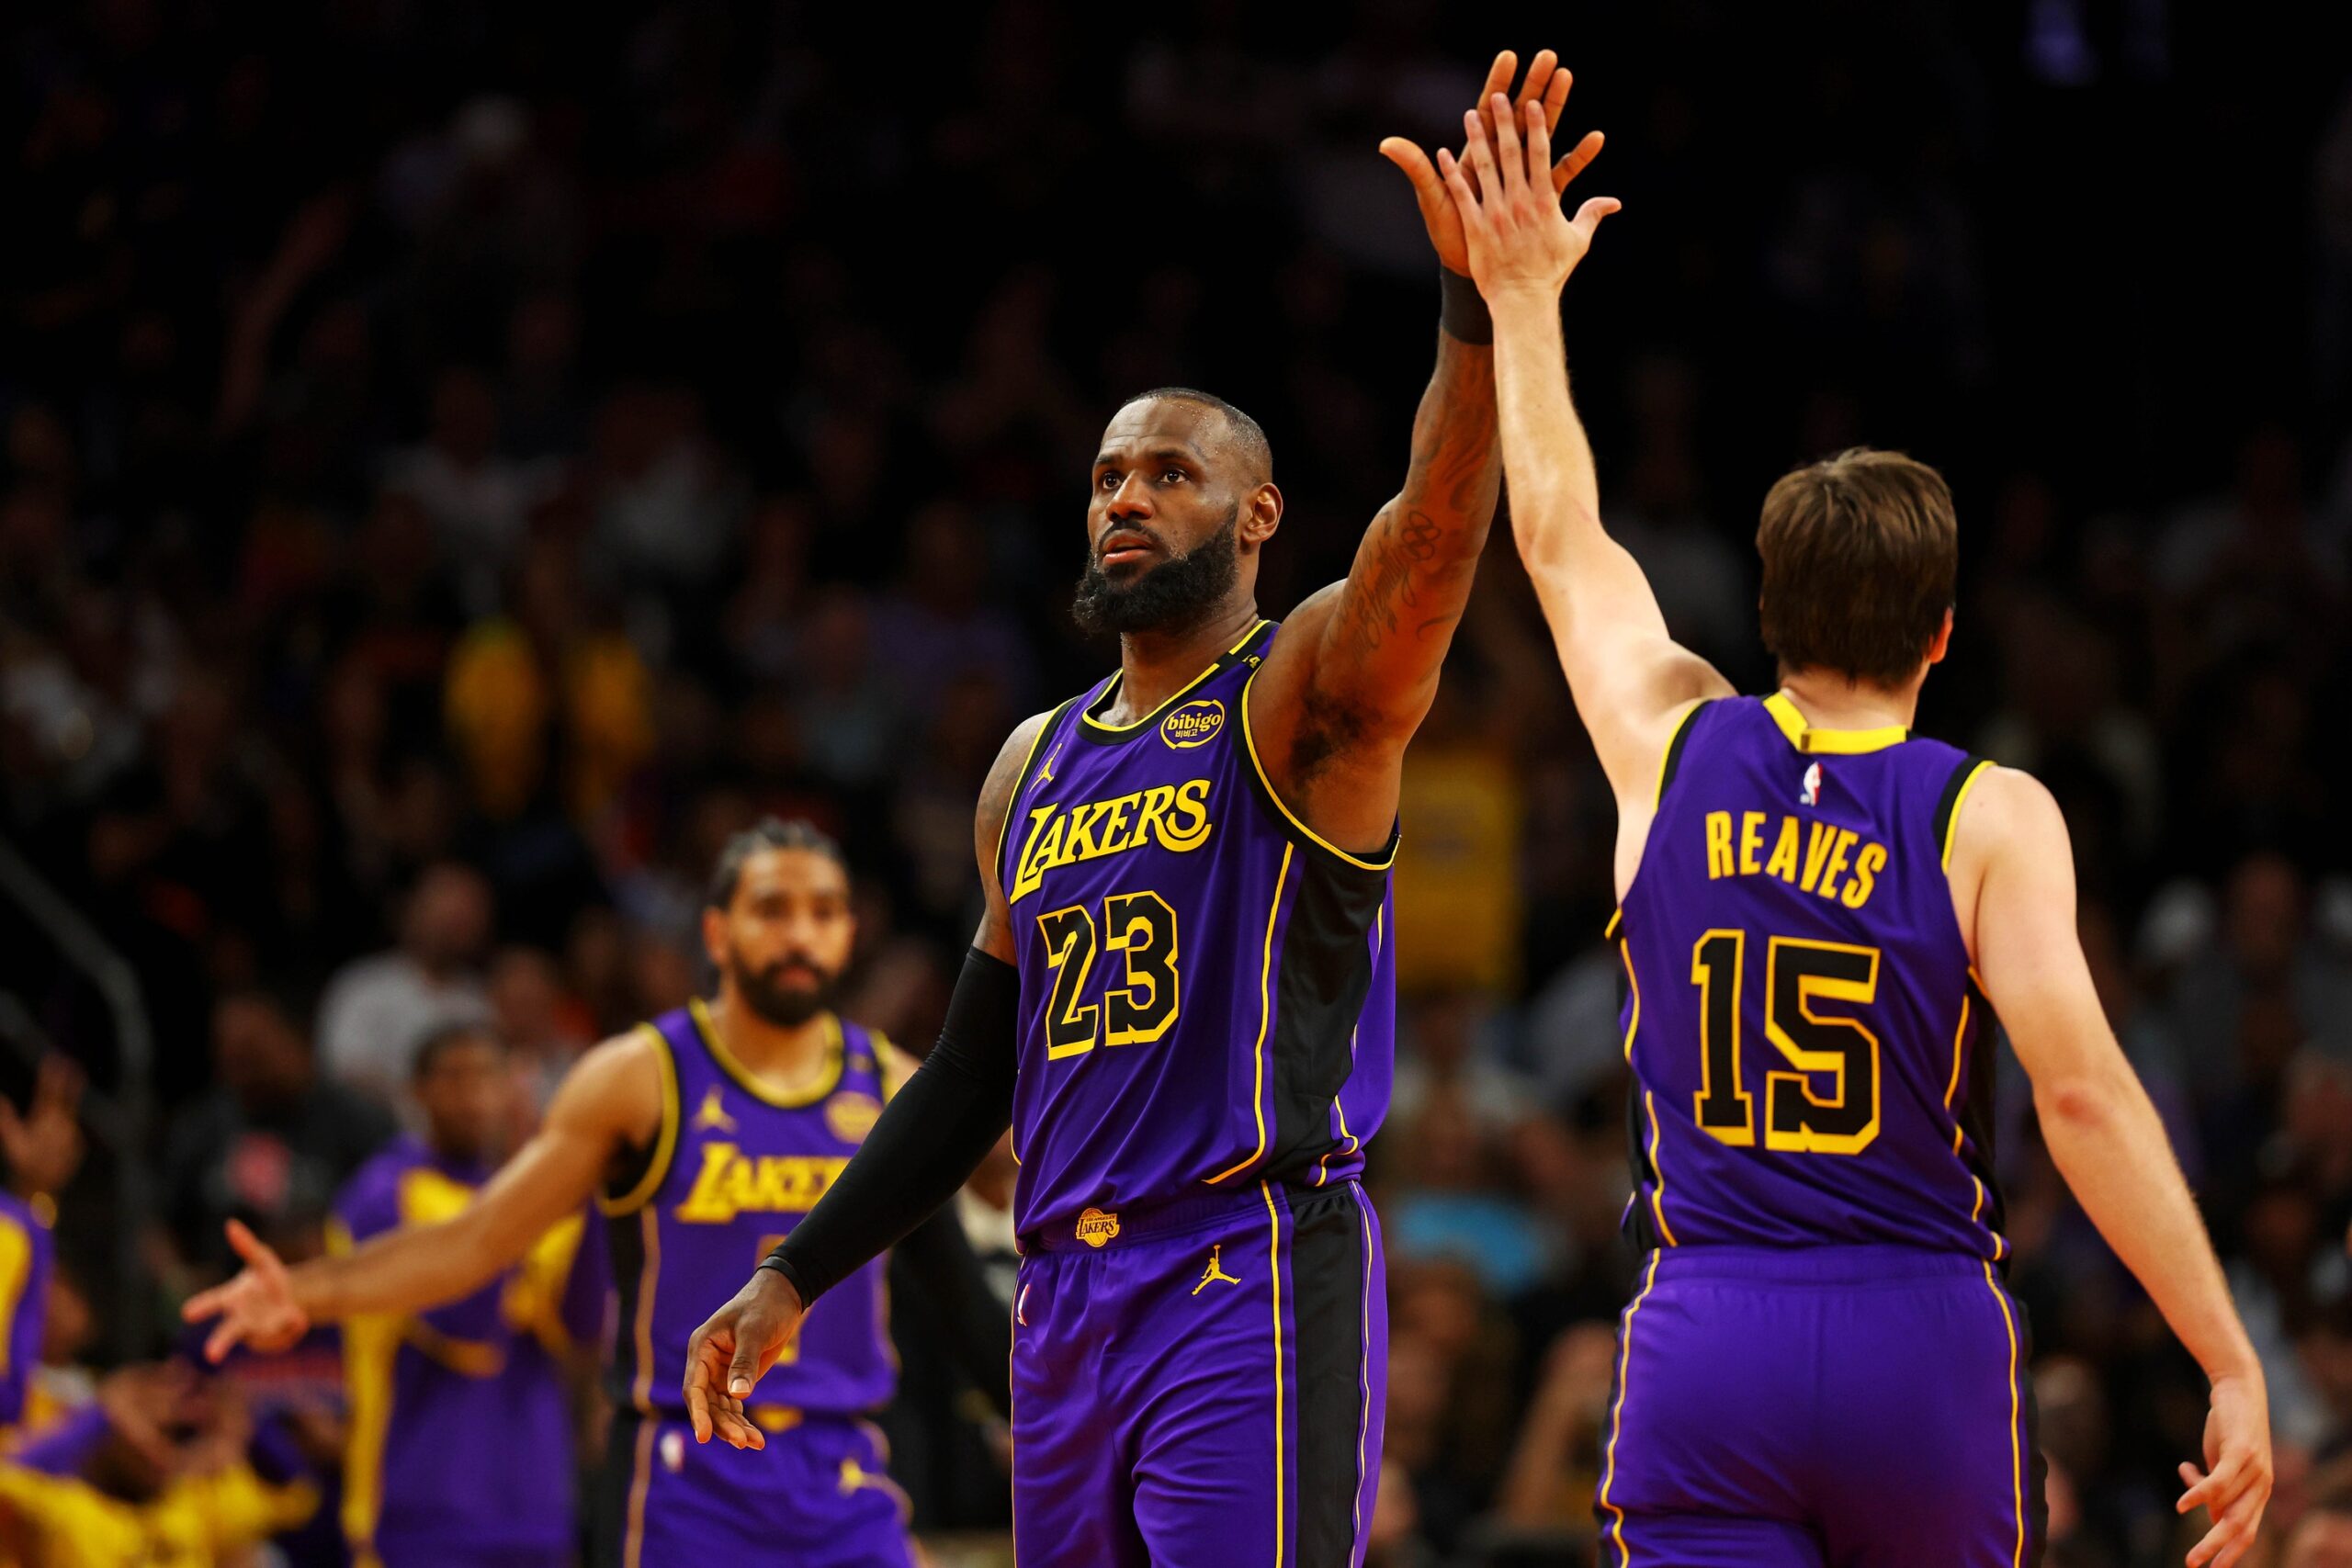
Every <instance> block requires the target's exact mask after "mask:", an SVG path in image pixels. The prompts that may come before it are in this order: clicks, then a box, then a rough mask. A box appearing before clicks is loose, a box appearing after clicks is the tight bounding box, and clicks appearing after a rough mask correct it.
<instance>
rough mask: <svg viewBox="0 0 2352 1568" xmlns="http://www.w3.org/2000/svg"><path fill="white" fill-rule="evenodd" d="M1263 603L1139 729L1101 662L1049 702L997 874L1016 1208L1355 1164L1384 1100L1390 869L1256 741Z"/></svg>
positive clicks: (1173, 1191)
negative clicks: (1264, 761)
mask: <svg viewBox="0 0 2352 1568" xmlns="http://www.w3.org/2000/svg"><path fill="white" fill-rule="evenodd" d="M1276 630H1277V628H1276V627H1275V626H1274V625H1273V624H1272V623H1270V622H1260V623H1259V624H1258V625H1257V626H1255V627H1254V628H1252V630H1251V631H1250V635H1249V636H1248V637H1244V638H1243V639H1242V640H1241V641H1240V642H1239V643H1238V644H1237V645H1236V646H1235V647H1233V648H1232V649H1229V650H1228V651H1227V653H1225V654H1224V655H1223V656H1222V657H1220V658H1219V659H1218V660H1216V662H1214V663H1213V664H1211V665H1210V666H1209V668H1208V669H1206V670H1205V671H1202V673H1201V674H1200V676H1199V677H1198V678H1197V679H1195V680H1194V681H1193V682H1192V683H1191V684H1190V685H1188V686H1185V687H1183V688H1182V689H1181V690H1179V691H1178V692H1177V693H1176V694H1174V695H1172V696H1170V698H1169V699H1168V700H1167V701H1166V702H1164V703H1162V704H1160V705H1159V707H1158V708H1156V709H1154V710H1153V711H1152V712H1151V713H1150V714H1148V715H1147V716H1145V717H1143V718H1141V719H1138V720H1136V722H1135V723H1133V724H1130V725H1125V726H1119V727H1115V728H1114V727H1113V726H1110V725H1107V724H1104V723H1103V722H1102V721H1101V720H1100V719H1099V718H1098V717H1097V715H1099V714H1100V713H1101V712H1102V711H1103V709H1104V708H1105V707H1106V706H1107V705H1109V704H1110V702H1111V701H1112V700H1113V698H1114V695H1115V694H1116V692H1117V688H1118V683H1119V679H1120V678H1119V676H1117V675H1116V674H1114V675H1112V676H1111V677H1110V678H1109V679H1108V680H1106V681H1104V682H1101V683H1099V684H1098V685H1096V686H1095V687H1093V688H1092V689H1091V690H1090V691H1088V692H1087V693H1085V694H1083V695H1081V696H1079V697H1075V698H1072V699H1071V700H1070V701H1069V702H1068V703H1065V704H1064V705H1062V706H1061V707H1059V708H1058V709H1057V710H1055V712H1054V714H1053V715H1052V716H1051V717H1050V718H1049V719H1048V720H1047V722H1046V726H1045V728H1044V729H1043V731H1042V732H1041V733H1040V734H1039V736H1038V738H1037V740H1036V743H1035V746H1033V747H1032V748H1031V750H1030V752H1029V756H1028V761H1027V762H1026V763H1025V764H1024V766H1023V771H1022V773H1021V777H1020V780H1019V783H1018V784H1017V786H1016V789H1015V793H1014V795H1013V797H1012V803H1011V805H1010V807H1008V809H1007V812H1006V816H1005V824H1004V833H1003V840H1002V842H1001V846H1000V849H999V852H998V871H999V874H1000V875H1001V878H1002V885H1003V888H1004V894H1005V899H1006V902H1007V903H1008V905H1009V906H1010V907H1011V909H1012V936H1013V942H1014V944H1015V945H1016V947H1017V948H1018V950H1019V962H1020V970H1021V1028H1020V1073H1019V1077H1017V1079H1016V1080H1015V1085H1014V1089H1013V1112H1012V1138H1013V1154H1014V1156H1016V1157H1017V1158H1018V1159H1019V1160H1020V1162H1021V1177H1020V1181H1019V1185H1018V1189H1017V1192H1016V1196H1015V1203H1014V1217H1015V1223H1016V1224H1017V1225H1018V1226H1019V1228H1020V1230H1021V1232H1022V1233H1023V1235H1042V1234H1049V1233H1064V1234H1068V1233H1069V1232H1071V1231H1073V1230H1075V1231H1077V1233H1078V1234H1079V1235H1080V1237H1081V1238H1083V1236H1084V1235H1085V1231H1084V1228H1083V1227H1084V1226H1087V1225H1092V1226H1097V1227H1101V1226H1106V1225H1110V1224H1115V1223H1116V1215H1117V1213H1119V1211H1120V1210H1122V1209H1123V1208H1143V1207H1149V1206H1154V1205H1158V1204H1160V1203H1165V1202H1170V1201H1176V1200H1179V1199H1183V1198H1187V1197H1193V1196H1198V1195H1202V1194H1204V1193H1207V1192H1212V1191H1216V1190H1243V1189H1247V1188H1250V1187H1253V1186H1254V1185H1255V1184H1256V1183H1257V1182H1259V1181H1260V1180H1261V1179H1277V1180H1283V1181H1288V1182H1293V1183H1297V1184H1302V1185H1306V1186H1322V1185H1328V1184H1329V1183H1330V1182H1334V1181H1340V1180H1344V1179H1348V1178H1350V1177H1351V1176H1354V1175H1356V1174H1357V1173H1358V1172H1359V1171H1360V1170H1361V1169H1362V1168H1363V1145H1364V1143H1365V1141H1366V1140H1368V1139H1369V1138H1370V1137H1371V1136H1372V1135H1373V1134H1374V1132H1375V1131H1376V1130H1377V1129H1378V1127H1379V1125H1380V1122H1381V1120H1382V1118H1383V1117H1384V1116H1385V1114H1386V1111H1387V1108H1388V1092H1389V1082H1390V1077H1391V1073H1392V1068H1393V1065H1394V1064H1393V1052H1394V1043H1395V1041H1394V1035H1395V1023H1396V964H1395V961H1394V957H1393V954H1392V953H1391V951H1390V944H1389V941H1388V938H1389V935H1390V931H1391V926H1392V918H1391V910H1390V901H1389V875H1388V868H1389V865H1390V863H1391V862H1392V861H1393V859H1394V857H1395V854H1396V836H1395V834H1394V832H1393V831H1392V833H1391V835H1390V839H1389V842H1388V844H1387V845H1386V846H1385V848H1384V849H1383V850H1382V851H1381V852H1379V853H1378V854H1376V855H1371V856H1361V855H1354V854H1350V853H1347V852H1344V851H1341V850H1340V849H1339V848H1338V847H1336V846H1334V845H1331V844H1329V843H1327V842H1325V841H1324V840H1321V839H1319V838H1317V836H1316V835H1315V834H1314V833H1313V832H1312V831H1310V830H1309V829H1307V828H1306V825H1305V824H1304V823H1301V822H1300V821H1298V820H1297V819H1296V818H1295V817H1294V816H1293V815H1292V814H1291V812H1290V810H1289V809H1288V807H1287V806H1286V805H1285V803H1284V802H1283V801H1282V800H1281V798H1280V797H1279V796H1278V795H1275V794H1274V792H1273V790H1272V786H1271V784H1269V783H1268V781H1267V778H1266V776H1265V773H1264V772H1263V771H1262V769H1261V766H1260V764H1259V760H1258V758H1257V755H1256V753H1255V750H1254V749H1253V747H1252V745H1251V742H1250V736H1249V704H1250V680H1251V678H1252V677H1253V676H1254V675H1255V674H1256V672H1257V670H1258V666H1259V664H1260V662H1261V660H1262V659H1263V658H1264V656H1265V652H1266V650H1267V649H1269V648H1270V647H1271V646H1272V641H1273V637H1274V636H1275V635H1276Z"/></svg>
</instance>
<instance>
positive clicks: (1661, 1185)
mask: <svg viewBox="0 0 2352 1568" xmlns="http://www.w3.org/2000/svg"><path fill="white" fill-rule="evenodd" d="M1617 954H1618V956H1619V957H1620V958H1623V960H1624V961H1625V984H1626V985H1627V986H1628V987H1631V988H1632V991H1633V996H1634V1010H1633V1017H1632V1018H1630V1019H1628V1020H1627V1021H1626V1023H1625V1065H1626V1066H1629V1067H1630V1066H1633V1065H1634V1035H1636V1034H1638V1033H1640V1032H1641V1030H1642V983H1641V981H1639V980H1638V979H1636V978H1634V949H1633V944H1632V943H1630V942H1619V943H1618V944H1617ZM1642 1107H1643V1109H1644V1110H1645V1111H1646V1112H1647V1113H1648V1115H1649V1119H1650V1174H1651V1175H1652V1176H1655V1177H1657V1190H1656V1191H1655V1192H1652V1193H1651V1194H1650V1213H1651V1214H1652V1215H1654V1216H1655V1217H1656V1218H1657V1232H1658V1235H1660V1236H1661V1237H1663V1238H1664V1239H1665V1242H1666V1245H1667V1246H1668V1247H1679V1246H1681V1245H1682V1244H1681V1243H1680V1242H1679V1241H1677V1240H1675V1239H1674V1227H1673V1226H1671V1225H1669V1224H1667V1223H1666V1167H1664V1166H1662V1165H1660V1164H1659V1163H1658V1160H1657V1135H1658V1122H1657V1096H1656V1095H1654V1094H1652V1093H1651V1092H1650V1091H1649V1090H1647V1089H1644V1090H1643V1091H1642Z"/></svg>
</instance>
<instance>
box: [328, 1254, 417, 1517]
mask: <svg viewBox="0 0 2352 1568" xmlns="http://www.w3.org/2000/svg"><path fill="white" fill-rule="evenodd" d="M353 1245H354V1244H353V1240H352V1235H351V1228H350V1227H349V1226H348V1225H346V1224H344V1223H343V1222H342V1221H341V1220H330V1221H328V1222H327V1227H326V1247H327V1253H328V1255H329V1256H330V1257H335V1258H341V1257H347V1256H349V1255H350V1253H351V1250H352V1247H353ZM400 1346H401V1331H400V1320H399V1319H398V1318H395V1317H387V1316H384V1315H382V1314H368V1315H364V1316H359V1317H355V1318H353V1319H351V1320H350V1321H349V1322H348V1323H345V1325H344V1326H343V1375H344V1381H345V1384H346V1388H347V1393H348V1397H349V1401H350V1406H351V1408H350V1420H351V1431H350V1436H349V1439H348V1441H347V1443H346V1445H345V1455H344V1483H343V1517H342V1521H341V1522H342V1526H343V1539H344V1541H345V1544H346V1545H347V1546H349V1548H350V1549H351V1553H352V1556H353V1557H354V1559H355V1560H356V1561H357V1562H368V1561H371V1560H372V1559H374V1557H375V1552H376V1520H377V1517H378V1515H379V1512H380V1510H381V1507H382V1504H383V1495H384V1444H385V1440H386V1438H387V1436H388V1434H389V1433H390V1430H391V1424H392V1363H393V1359H394V1358H395V1357H397V1356H398V1355H399V1354H400Z"/></svg>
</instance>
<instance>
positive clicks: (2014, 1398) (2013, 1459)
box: [1985, 1263, 2025, 1568]
mask: <svg viewBox="0 0 2352 1568" xmlns="http://www.w3.org/2000/svg"><path fill="white" fill-rule="evenodd" d="M1985 1288H1986V1289H1987V1290H1989V1291H1991V1292H1993V1300H1994V1301H1995V1302H1996V1303H1999V1304H2000V1308H2001V1326H2002V1327H2003V1328H2004V1329H2006V1330H2007V1331H2008V1336H2009V1506H2010V1507H2011V1508H2013V1509H2014V1510H2015V1511H2016V1513H2017V1517H2018V1544H2017V1550H2016V1551H2014V1552H2013V1553H2011V1555H2010V1557H2009V1564H2010V1568H2023V1565H2024V1563H2025V1451H2024V1449H2023V1446H2022V1445H2021V1444H2020V1443H2019V1441H2018V1320H2017V1319H2016V1318H2015V1317H2013V1316H2011V1315H2010V1313H2009V1298H2008V1293H2007V1292H2005V1291H2003V1290H2002V1289H2001V1286H2000V1282H1999V1281H1998V1280H1995V1279H1994V1278H1993V1265H1992V1264H1990V1263H1986V1264H1985Z"/></svg>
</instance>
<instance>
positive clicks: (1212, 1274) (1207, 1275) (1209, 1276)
mask: <svg viewBox="0 0 2352 1568" xmlns="http://www.w3.org/2000/svg"><path fill="white" fill-rule="evenodd" d="M1223 1250H1224V1245H1223V1244H1222V1243H1219V1244H1218V1245H1216V1246H1215V1247H1210V1248H1209V1266H1208V1268H1207V1269H1206V1270H1205V1271H1204V1272H1203V1273H1202V1275H1201V1282H1200V1283H1199V1284H1197V1285H1195V1286H1193V1294H1194V1295H1196V1296H1197V1295H1199V1294H1200V1293H1201V1292H1203V1291H1205V1290H1207V1289H1208V1288H1209V1286H1210V1285H1211V1284H1212V1283H1214V1282H1215V1281H1216V1280H1224V1281H1225V1282H1226V1283H1227V1284H1228V1285H1238V1284H1239V1283H1241V1281H1240V1280H1237V1279H1235V1278H1234V1277H1233V1276H1232V1275H1230V1274H1228V1273H1227V1272H1226V1271H1225V1265H1224V1264H1222V1263H1219V1262H1218V1261H1217V1260H1216V1255H1217V1254H1218V1253H1219V1252H1221V1251H1223Z"/></svg>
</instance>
